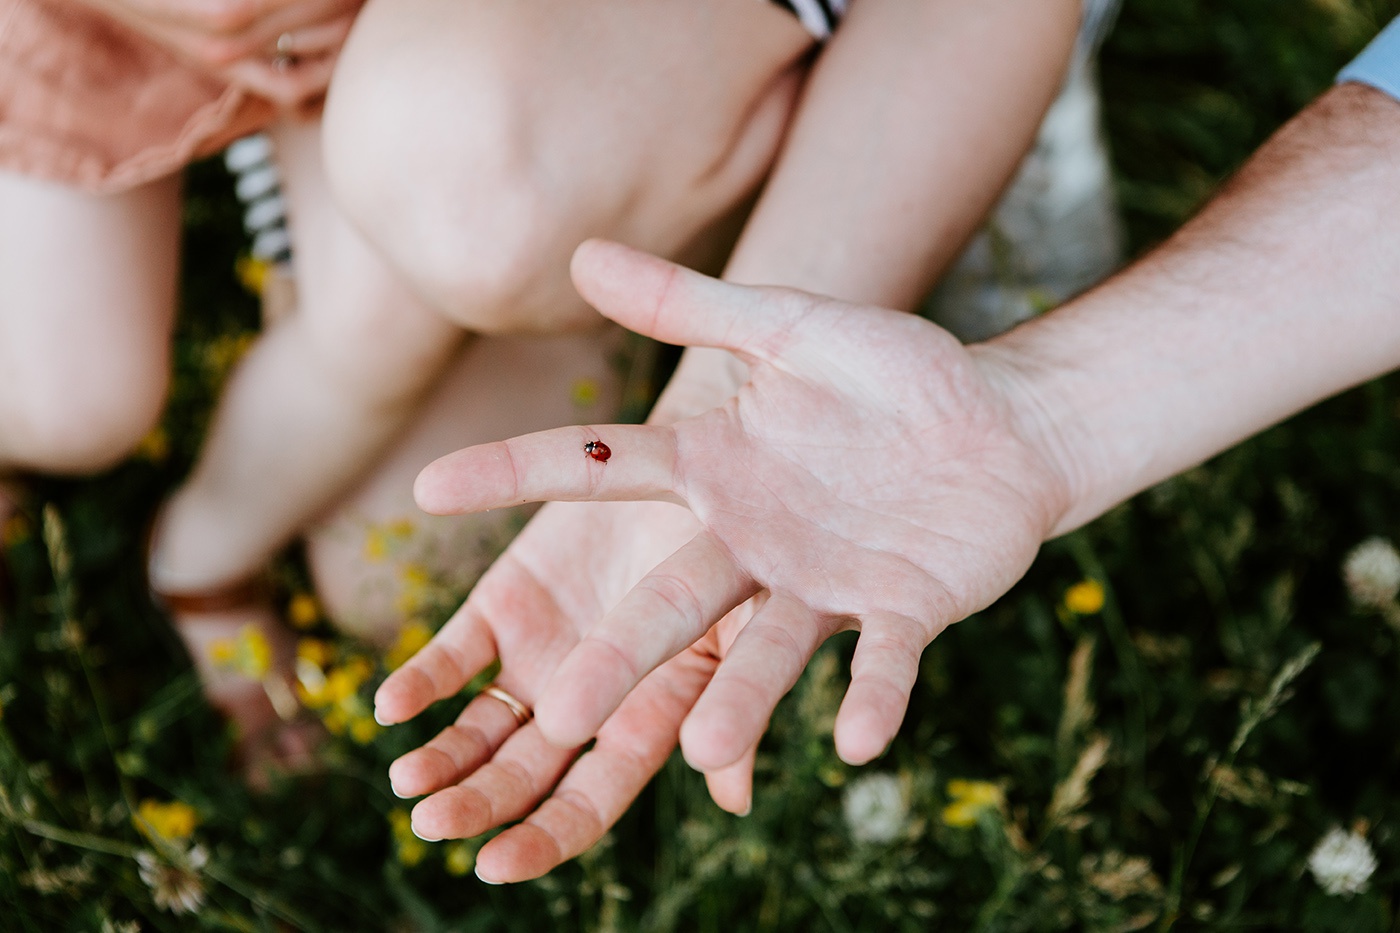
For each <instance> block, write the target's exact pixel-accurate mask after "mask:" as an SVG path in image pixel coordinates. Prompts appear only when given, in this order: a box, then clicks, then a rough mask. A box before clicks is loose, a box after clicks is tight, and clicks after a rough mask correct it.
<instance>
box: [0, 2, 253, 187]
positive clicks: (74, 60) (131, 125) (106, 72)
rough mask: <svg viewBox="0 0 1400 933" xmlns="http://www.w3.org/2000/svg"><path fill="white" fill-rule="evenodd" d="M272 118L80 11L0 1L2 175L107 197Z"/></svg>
mask: <svg viewBox="0 0 1400 933" xmlns="http://www.w3.org/2000/svg"><path fill="white" fill-rule="evenodd" d="M275 116H276V111H275V109H274V108H273V106H272V105H271V104H270V103H268V102H267V101H265V100H262V99H260V98H257V97H253V96H250V95H249V94H247V93H246V92H244V91H241V90H238V89H236V88H232V87H230V86H228V85H227V84H224V83H222V82H220V81H219V80H218V79H216V78H212V77H210V76H208V75H205V74H203V73H202V72H199V71H196V70H195V69H193V68H191V67H190V66H188V65H185V64H184V63H182V62H181V61H180V60H178V59H177V58H175V57H174V56H173V55H171V54H170V53H169V52H166V51H165V50H164V49H162V48H160V47H158V46H156V45H155V44H153V43H151V42H149V41H147V40H145V39H143V38H142V37H140V36H138V35H136V34H134V33H132V32H131V31H130V30H127V29H125V28H124V27H122V26H120V25H118V24H116V23H114V22H112V21H111V20H108V19H107V18H105V17H103V16H100V15H98V14H96V13H92V12H89V11H88V10H87V9H86V8H85V7H82V6H81V5H80V4H78V3H76V2H73V0H0V171H8V172H15V173H19V174H23V175H28V176H31V177H35V178H42V179H46V180H48V181H54V182H59V183H62V184H68V185H74V186H77V187H80V188H83V189H85V190H87V191H91V192H95V193H100V194H109V193H114V192H118V191H124V190H127V189H130V188H134V187H136V186H138V185H141V184H144V183H145V182H148V181H152V180H154V179H156V178H160V177H162V176H164V175H169V174H171V173H172V172H175V171H177V170H178V169H180V168H181V167H182V166H184V165H185V164H186V163H188V162H190V161H192V160H194V159H198V158H200V157H202V156H206V155H209V154H211V153H214V152H217V151H218V150H220V149H222V148H223V147H224V146H226V145H228V144H229V143H230V142H232V141H233V140H235V139H237V138H238V137H240V136H243V135H245V134H247V133H250V132H252V131H254V130H256V129H258V128H260V127H262V126H264V125H266V124H267V123H269V122H270V121H271V120H272V119H273V118H274V117H275Z"/></svg>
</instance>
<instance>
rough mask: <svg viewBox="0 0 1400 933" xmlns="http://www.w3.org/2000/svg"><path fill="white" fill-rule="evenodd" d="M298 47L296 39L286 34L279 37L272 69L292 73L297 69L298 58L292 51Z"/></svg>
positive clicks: (288, 33)
mask: <svg viewBox="0 0 1400 933" xmlns="http://www.w3.org/2000/svg"><path fill="white" fill-rule="evenodd" d="M295 47H296V37H295V36H293V35H292V34H291V33H290V32H284V33H282V35H280V36H278V37H277V46H276V50H275V52H274V54H273V56H272V67H273V68H274V69H276V70H277V71H290V70H291V69H292V68H294V67H296V63H297V57H296V54H295V53H294V52H293V51H292V50H293V49H294V48H295Z"/></svg>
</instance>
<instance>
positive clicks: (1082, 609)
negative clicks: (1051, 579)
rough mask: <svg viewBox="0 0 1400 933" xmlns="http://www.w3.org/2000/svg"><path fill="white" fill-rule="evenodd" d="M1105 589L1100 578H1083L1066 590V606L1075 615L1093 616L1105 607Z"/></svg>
mask: <svg viewBox="0 0 1400 933" xmlns="http://www.w3.org/2000/svg"><path fill="white" fill-rule="evenodd" d="M1103 604H1104V589H1103V584H1102V583H1100V582H1099V581H1098V580H1082V581H1080V582H1079V583H1076V584H1075V585H1074V586H1071V587H1070V588H1069V589H1067V590H1065V608H1066V609H1068V610H1069V611H1070V612H1072V613H1074V614H1075V615H1079V616H1091V615H1093V614H1094V613H1096V612H1100V611H1102V609H1103Z"/></svg>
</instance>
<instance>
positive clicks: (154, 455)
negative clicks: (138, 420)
mask: <svg viewBox="0 0 1400 933" xmlns="http://www.w3.org/2000/svg"><path fill="white" fill-rule="evenodd" d="M136 456H138V457H140V458H141V459H142V460H148V461H150V462H151V463H164V462H165V460H166V458H167V457H169V456H170V435H169V434H167V433H165V428H164V427H163V426H161V425H156V426H155V427H154V428H151V430H150V431H148V432H147V433H146V436H145V437H143V438H141V443H139V444H137V445H136Z"/></svg>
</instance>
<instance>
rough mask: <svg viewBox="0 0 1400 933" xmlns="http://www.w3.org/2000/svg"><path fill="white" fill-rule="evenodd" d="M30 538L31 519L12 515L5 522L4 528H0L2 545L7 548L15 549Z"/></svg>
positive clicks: (0, 542) (0, 543)
mask: <svg viewBox="0 0 1400 933" xmlns="http://www.w3.org/2000/svg"><path fill="white" fill-rule="evenodd" d="M28 537H29V519H27V518H25V517H24V516H23V515H19V514H15V515H11V516H10V517H9V518H7V519H6V520H5V525H4V527H3V528H0V545H4V546H5V547H7V548H11V547H14V546H15V545H17V544H19V543H20V542H21V541H23V540H24V539H25V538H28Z"/></svg>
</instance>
